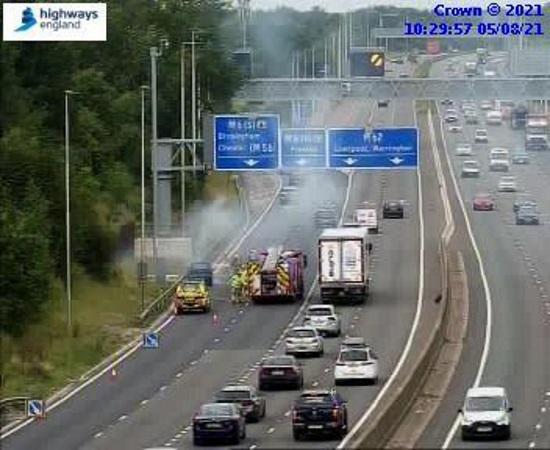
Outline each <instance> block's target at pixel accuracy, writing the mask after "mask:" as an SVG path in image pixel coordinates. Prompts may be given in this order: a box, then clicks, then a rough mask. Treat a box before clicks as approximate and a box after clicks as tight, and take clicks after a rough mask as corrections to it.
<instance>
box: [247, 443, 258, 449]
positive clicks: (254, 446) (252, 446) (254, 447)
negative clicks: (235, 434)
mask: <svg viewBox="0 0 550 450" xmlns="http://www.w3.org/2000/svg"><path fill="white" fill-rule="evenodd" d="M248 448H249V449H250V450H255V449H257V448H258V446H257V445H256V444H254V445H251V446H250V447H248Z"/></svg>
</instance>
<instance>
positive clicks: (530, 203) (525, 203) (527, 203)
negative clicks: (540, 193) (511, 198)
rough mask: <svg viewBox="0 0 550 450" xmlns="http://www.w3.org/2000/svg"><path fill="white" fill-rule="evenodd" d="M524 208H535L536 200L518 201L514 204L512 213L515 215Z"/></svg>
mask: <svg viewBox="0 0 550 450" xmlns="http://www.w3.org/2000/svg"><path fill="white" fill-rule="evenodd" d="M524 206H531V207H533V208H536V207H537V202H536V200H529V199H518V200H516V201H515V202H514V212H515V213H517V212H518V211H519V209H520V208H523V207H524Z"/></svg>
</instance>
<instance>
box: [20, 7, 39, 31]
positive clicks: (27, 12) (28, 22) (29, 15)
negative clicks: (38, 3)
mask: <svg viewBox="0 0 550 450" xmlns="http://www.w3.org/2000/svg"><path fill="white" fill-rule="evenodd" d="M22 16H23V17H22V18H21V22H22V25H20V26H19V27H17V28H16V29H15V31H17V32H19V31H27V30H28V29H29V28H31V27H34V26H35V25H36V23H37V22H36V19H35V18H34V13H33V12H32V9H31V8H29V7H27V8H25V9H24V10H23V14H22Z"/></svg>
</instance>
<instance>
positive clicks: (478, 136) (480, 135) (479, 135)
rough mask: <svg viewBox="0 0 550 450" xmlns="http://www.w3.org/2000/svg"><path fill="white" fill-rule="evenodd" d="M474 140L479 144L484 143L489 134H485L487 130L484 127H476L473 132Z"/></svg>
mask: <svg viewBox="0 0 550 450" xmlns="http://www.w3.org/2000/svg"><path fill="white" fill-rule="evenodd" d="M474 141H475V142H476V143H479V144H486V143H487V142H489V135H488V134H487V130H484V129H481V128H480V129H478V130H476V131H475V132H474Z"/></svg>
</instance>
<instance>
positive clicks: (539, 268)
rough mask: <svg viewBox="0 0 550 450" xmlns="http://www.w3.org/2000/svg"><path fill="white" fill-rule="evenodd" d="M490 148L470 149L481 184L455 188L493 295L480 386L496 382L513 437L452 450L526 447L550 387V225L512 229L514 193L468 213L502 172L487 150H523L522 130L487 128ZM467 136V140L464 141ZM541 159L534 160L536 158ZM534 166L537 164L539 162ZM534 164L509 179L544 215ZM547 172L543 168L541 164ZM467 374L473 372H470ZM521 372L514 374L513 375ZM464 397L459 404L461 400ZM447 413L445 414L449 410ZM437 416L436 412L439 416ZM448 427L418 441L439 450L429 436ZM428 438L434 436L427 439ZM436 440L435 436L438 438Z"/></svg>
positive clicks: (542, 187)
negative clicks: (494, 168) (507, 402)
mask: <svg viewBox="0 0 550 450" xmlns="http://www.w3.org/2000/svg"><path fill="white" fill-rule="evenodd" d="M475 128H476V127H475V126H465V131H464V133H460V134H456V135H451V136H447V141H448V143H449V147H448V148H449V151H450V152H451V154H452V153H453V152H454V146H455V144H456V143H457V142H459V141H473V129H475ZM488 129H489V138H490V143H489V145H485V146H476V150H477V156H476V158H477V159H478V160H479V161H480V163H481V164H482V171H483V174H482V176H481V178H479V179H477V180H476V179H466V180H462V179H461V180H460V181H459V184H460V185H461V191H462V192H463V195H464V199H465V202H466V203H467V205H468V208H469V209H470V211H469V216H470V218H471V221H472V225H473V230H474V233H475V235H476V237H477V240H478V243H479V245H480V250H481V254H482V258H483V260H484V262H485V268H486V272H487V276H488V281H489V284H490V288H491V293H492V298H493V328H492V338H491V351H490V353H489V358H488V360H487V365H486V368H485V371H484V374H483V377H482V381H481V384H482V385H502V386H504V387H506V388H507V389H508V392H509V395H510V397H511V401H512V404H513V406H514V407H515V413H514V416H513V438H512V440H510V441H508V442H493V443H479V442H476V443H467V444H466V443H463V442H461V441H460V440H459V439H457V438H455V440H453V442H452V443H451V446H452V447H469V448H480V447H484V448H485V447H489V448H518V447H526V446H527V445H528V443H530V442H532V441H533V439H534V437H533V436H534V432H535V430H536V429H535V427H536V424H537V423H539V422H540V420H541V419H540V418H541V412H540V411H541V408H543V407H544V401H545V392H546V391H548V389H549V385H548V384H549V381H548V380H550V376H549V375H550V365H549V363H550V357H549V355H548V352H547V351H545V349H546V347H547V342H548V340H549V338H550V333H549V326H548V321H547V320H546V323H545V314H546V311H545V308H546V306H545V303H544V302H545V301H546V298H547V297H543V296H542V295H548V294H547V292H548V283H549V281H550V280H548V276H546V277H545V278H546V279H543V277H542V276H541V274H548V273H550V260H549V258H548V250H549V249H548V248H547V245H542V243H547V242H549V240H548V237H549V234H548V233H549V232H550V227H549V226H540V227H529V226H521V227H519V226H516V225H515V224H514V216H513V213H512V202H513V199H514V198H515V197H516V195H514V194H505V193H499V194H497V205H498V211H496V212H494V213H491V212H489V213H483V212H476V213H473V212H472V211H471V199H472V197H473V196H474V195H475V193H476V192H480V191H495V190H496V185H497V183H498V178H499V177H500V174H495V173H491V172H489V171H488V162H489V161H488V151H489V149H490V148H491V147H494V146H503V147H508V148H510V149H511V150H513V149H514V148H522V147H523V132H520V131H512V130H510V129H509V127H508V125H507V124H504V125H502V126H501V127H488ZM465 136H468V137H467V139H464V137H465ZM452 158H453V166H454V170H455V173H456V174H458V175H459V174H460V165H461V161H460V160H461V159H462V160H463V159H469V157H465V158H464V157H463V158H459V157H456V156H453V157H452ZM535 159H539V158H535ZM537 162H538V161H537ZM536 167H537V165H536V163H535V164H532V165H530V166H518V165H512V167H511V172H510V174H514V175H516V176H518V181H519V184H520V187H521V186H524V187H525V188H526V190H527V191H528V192H530V193H531V194H534V195H535V197H539V198H538V201H539V202H540V203H539V204H540V205H541V209H542V210H543V211H550V210H548V209H547V208H550V202H549V201H548V199H547V195H546V194H547V192H548V182H547V179H546V178H545V177H541V176H540V174H537V170H540V169H537V168H536ZM547 167H548V166H547ZM472 369H475V367H473V368H472ZM518 373H519V375H518ZM461 400H462V399H460V401H461ZM459 406H460V403H458V404H457V403H456V401H455V403H454V404H452V405H445V406H444V407H443V408H442V409H443V410H444V411H447V414H445V413H443V414H442V415H443V416H446V417H448V418H450V417H453V416H454V414H453V413H452V410H455V411H456V408H458V407H459ZM449 410H451V412H449ZM440 417H441V415H440ZM448 424H449V422H447V425H444V423H443V422H441V421H440V420H438V419H436V420H435V421H433V423H432V424H431V425H430V427H429V429H428V430H427V432H426V433H425V436H424V439H423V441H422V442H423V444H424V445H425V446H427V447H432V446H436V445H437V446H439V445H440V444H441V441H440V440H438V439H437V438H435V439H434V437H433V435H434V434H436V433H433V432H431V430H430V429H432V430H437V429H438V428H439V427H444V428H445V430H447V429H448V428H449V425H448ZM536 431H537V433H538V435H539V436H540V437H539V438H540V439H542V440H543V439H544V438H545V436H546V438H547V436H548V428H546V431H545V434H544V433H543V431H544V428H541V429H540V430H536ZM430 434H431V435H432V438H431V439H430V437H429V436H430ZM439 434H440V436H439V438H441V433H439Z"/></svg>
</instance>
